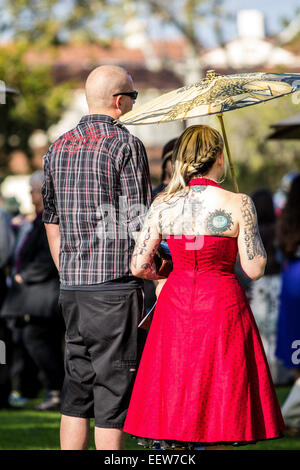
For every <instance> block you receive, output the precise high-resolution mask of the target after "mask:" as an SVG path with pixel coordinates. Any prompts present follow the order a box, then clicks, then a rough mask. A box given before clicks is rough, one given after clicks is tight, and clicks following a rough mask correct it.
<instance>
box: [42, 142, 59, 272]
mask: <svg viewBox="0 0 300 470" xmlns="http://www.w3.org/2000/svg"><path fill="white" fill-rule="evenodd" d="M50 154H51V152H50V149H49V150H48V152H47V153H46V154H45V155H44V158H43V163H44V184H43V186H42V195H43V202H44V211H43V222H44V224H45V229H46V233H47V238H48V243H49V248H50V252H51V255H52V258H53V261H54V264H55V266H56V268H57V270H58V271H59V250H60V229H59V216H58V213H57V208H56V204H55V190H54V185H53V181H52V177H51V171H50V162H49V157H50Z"/></svg>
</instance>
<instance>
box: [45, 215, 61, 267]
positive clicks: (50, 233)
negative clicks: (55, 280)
mask: <svg viewBox="0 0 300 470" xmlns="http://www.w3.org/2000/svg"><path fill="white" fill-rule="evenodd" d="M45 228H46V233H47V238H48V243H49V248H50V252H51V255H52V258H53V261H54V263H55V266H56V267H57V270H58V271H59V249H60V230H59V225H58V224H46V223H45Z"/></svg>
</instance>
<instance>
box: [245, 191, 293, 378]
mask: <svg viewBox="0 0 300 470" xmlns="http://www.w3.org/2000/svg"><path fill="white" fill-rule="evenodd" d="M252 199H253V202H254V205H255V208H256V212H257V218H258V226H259V231H260V235H261V238H262V241H263V244H264V247H265V250H266V252H267V265H266V269H265V274H264V276H263V277H262V278H260V279H259V280H258V281H256V282H251V284H250V292H249V298H250V305H251V309H252V311H253V314H254V317H255V320H256V323H257V326H258V328H259V332H260V335H261V339H262V341H263V345H264V349H265V353H266V356H267V359H268V363H269V366H270V370H271V374H272V378H273V381H274V383H275V384H277V385H280V384H281V385H283V384H287V383H289V381H291V373H290V372H289V370H288V369H285V368H284V367H283V366H282V364H281V362H280V361H279V360H278V359H277V358H276V357H275V346H276V334H277V320H278V311H279V294H280V287H281V275H280V272H281V264H280V262H279V260H278V256H277V241H276V233H275V232H276V230H275V228H276V215H275V210H274V205H273V198H272V193H271V192H270V191H269V190H267V189H260V190H258V191H255V193H253V194H252Z"/></svg>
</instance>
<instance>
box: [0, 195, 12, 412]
mask: <svg viewBox="0 0 300 470" xmlns="http://www.w3.org/2000/svg"><path fill="white" fill-rule="evenodd" d="M14 242H15V241H14V234H13V231H12V229H11V226H10V220H9V215H8V214H7V213H6V211H5V210H4V209H3V199H2V196H1V194H0V309H1V307H2V304H3V302H4V300H5V297H6V293H7V287H6V266H7V264H8V262H9V259H10V257H11V256H12V253H13V248H14ZM0 340H1V341H3V343H4V345H5V357H4V358H0V360H2V359H3V363H1V364H0V409H1V408H9V407H10V405H9V396H10V392H11V377H10V376H11V373H10V372H11V357H12V339H11V332H10V330H9V328H8V327H7V324H6V320H5V319H3V318H1V316H0Z"/></svg>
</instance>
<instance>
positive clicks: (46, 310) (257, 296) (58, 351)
mask: <svg viewBox="0 0 300 470" xmlns="http://www.w3.org/2000/svg"><path fill="white" fill-rule="evenodd" d="M175 142H176V139H173V140H171V141H170V142H168V143H167V144H166V145H165V147H164V148H163V151H162V162H161V163H162V173H161V181H160V183H159V185H158V186H157V187H156V188H155V189H154V190H153V197H155V196H156V195H157V194H159V192H161V191H162V190H163V189H164V188H165V186H166V185H167V184H168V182H169V180H170V176H171V171H172V164H171V161H172V151H173V148H174V145H175ZM31 168H32V166H31ZM9 170H10V175H9V176H7V177H6V178H5V179H4V180H3V182H2V183H1V193H0V339H1V340H4V341H5V344H6V351H7V357H6V361H7V365H6V367H3V366H1V367H0V408H9V407H20V406H22V405H24V404H25V403H26V402H27V401H28V400H30V399H33V398H37V397H38V396H40V394H41V392H43V391H45V390H46V394H45V396H44V400H43V401H42V403H40V404H39V405H37V406H36V409H38V410H40V411H43V410H56V409H58V408H59V403H60V390H61V387H62V383H63V377H64V368H63V337H64V325H63V321H62V318H61V316H60V313H59V312H58V310H57V302H58V296H59V278H58V273H57V271H56V268H55V266H54V263H53V261H52V258H51V254H50V250H49V246H48V242H47V237H46V233H45V229H44V225H43V223H42V219H41V216H42V211H43V200H42V194H41V187H42V183H43V172H42V152H40V153H38V154H37V155H36V160H35V163H34V170H35V171H34V172H33V173H32V171H31V170H30V165H29V162H28V158H27V157H26V155H25V153H24V152H23V151H21V150H17V151H15V152H13V153H12V154H11V156H10V160H9ZM251 196H252V198H253V201H254V204H255V206H256V211H257V216H258V223H259V229H260V233H261V237H262V240H263V243H264V246H265V249H266V251H267V255H268V263H267V267H266V271H265V275H264V276H263V277H262V278H261V279H259V280H258V281H251V280H250V279H248V278H247V277H246V276H245V274H244V273H243V272H242V270H241V267H240V265H239V263H238V260H237V263H236V274H237V276H238V278H239V280H240V282H241V283H242V285H243V286H244V288H245V290H246V293H247V296H248V299H249V302H250V305H251V308H252V311H253V314H254V317H255V320H256V323H257V326H258V329H259V332H260V335H261V338H262V341H263V345H264V349H265V353H266V357H267V360H268V363H269V366H270V371H271V374H272V378H273V381H274V383H275V385H278V386H283V385H292V389H291V392H290V394H289V396H288V398H287V400H286V402H285V404H284V406H283V410H282V411H283V415H284V419H285V421H286V425H287V427H288V429H289V430H290V433H291V434H293V433H294V435H296V434H297V433H298V434H299V433H300V315H299V312H300V310H299V305H300V174H299V173H298V172H296V171H292V172H289V173H288V174H286V175H285V176H284V178H283V179H282V183H281V186H280V188H279V189H278V191H277V192H276V193H275V194H272V193H271V192H270V191H269V190H268V189H266V188H262V189H260V190H258V191H255V192H254V193H253V194H252V195H251ZM144 285H145V303H146V310H150V309H151V307H152V306H153V304H154V303H155V301H156V296H155V286H154V284H153V281H145V283H144ZM295 340H296V342H295ZM297 340H298V343H297ZM297 348H298V351H299V353H298V354H297Z"/></svg>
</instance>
